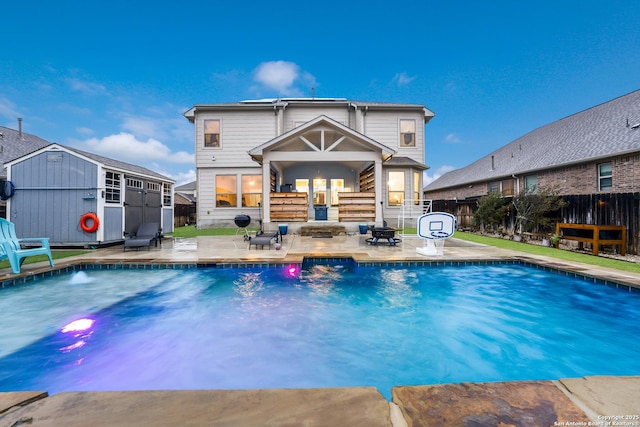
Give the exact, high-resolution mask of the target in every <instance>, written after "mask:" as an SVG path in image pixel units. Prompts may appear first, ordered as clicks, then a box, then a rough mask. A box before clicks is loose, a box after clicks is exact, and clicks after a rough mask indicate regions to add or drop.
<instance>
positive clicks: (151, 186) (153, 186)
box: [147, 182, 160, 191]
mask: <svg viewBox="0 0 640 427" xmlns="http://www.w3.org/2000/svg"><path fill="white" fill-rule="evenodd" d="M147 190H149V191H160V183H159V182H147Z"/></svg>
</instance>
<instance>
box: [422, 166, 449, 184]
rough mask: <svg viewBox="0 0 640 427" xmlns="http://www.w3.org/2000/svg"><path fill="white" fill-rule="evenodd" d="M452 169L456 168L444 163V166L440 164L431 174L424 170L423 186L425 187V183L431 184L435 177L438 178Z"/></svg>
mask: <svg viewBox="0 0 640 427" xmlns="http://www.w3.org/2000/svg"><path fill="white" fill-rule="evenodd" d="M454 169H456V168H454V167H453V166H448V165H444V166H440V167H439V168H438V169H436V170H435V171H434V172H433V175H429V172H428V171H425V172H424V177H423V184H424V186H425V187H426V186H427V185H429V184H431V183H432V182H433V181H435V180H436V179H438V178H440V177H441V176H442V175H444V174H445V173H447V172H451V171H452V170H454Z"/></svg>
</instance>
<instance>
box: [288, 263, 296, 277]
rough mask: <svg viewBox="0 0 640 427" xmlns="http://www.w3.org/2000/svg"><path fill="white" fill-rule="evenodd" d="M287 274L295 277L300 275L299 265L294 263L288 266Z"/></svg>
mask: <svg viewBox="0 0 640 427" xmlns="http://www.w3.org/2000/svg"><path fill="white" fill-rule="evenodd" d="M287 274H288V275H289V276H291V277H295V276H297V275H298V267H296V266H294V265H292V266H290V267H287Z"/></svg>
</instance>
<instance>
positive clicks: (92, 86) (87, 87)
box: [67, 77, 107, 95]
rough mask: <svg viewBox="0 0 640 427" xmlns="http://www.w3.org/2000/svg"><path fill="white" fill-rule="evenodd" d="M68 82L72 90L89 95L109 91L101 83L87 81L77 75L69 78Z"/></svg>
mask: <svg viewBox="0 0 640 427" xmlns="http://www.w3.org/2000/svg"><path fill="white" fill-rule="evenodd" d="M67 84H68V85H69V87H70V88H71V90H74V91H76V92H82V93H86V94H89V95H96V94H101V93H106V91H107V89H106V88H105V87H104V86H103V85H101V84H99V83H93V82H87V81H83V80H80V79H78V78H75V77H70V78H68V79H67Z"/></svg>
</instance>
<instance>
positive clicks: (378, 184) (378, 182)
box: [373, 160, 384, 227]
mask: <svg viewBox="0 0 640 427" xmlns="http://www.w3.org/2000/svg"><path fill="white" fill-rule="evenodd" d="M373 167H374V169H373V176H374V182H375V189H376V225H377V226H380V227H382V224H383V221H384V218H383V217H382V205H381V204H380V202H384V198H383V192H382V184H383V182H384V181H383V179H384V176H383V175H382V160H376V161H375V164H374V166H373Z"/></svg>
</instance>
